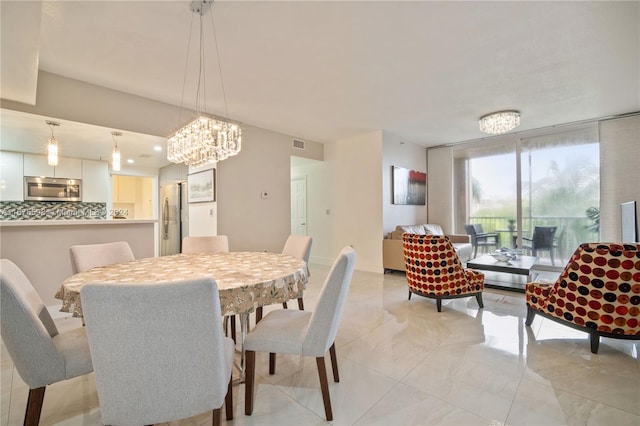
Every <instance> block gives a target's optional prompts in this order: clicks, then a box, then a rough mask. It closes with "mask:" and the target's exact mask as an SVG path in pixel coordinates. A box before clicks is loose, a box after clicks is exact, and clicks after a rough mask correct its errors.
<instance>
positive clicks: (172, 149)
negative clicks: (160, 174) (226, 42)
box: [167, 0, 242, 166]
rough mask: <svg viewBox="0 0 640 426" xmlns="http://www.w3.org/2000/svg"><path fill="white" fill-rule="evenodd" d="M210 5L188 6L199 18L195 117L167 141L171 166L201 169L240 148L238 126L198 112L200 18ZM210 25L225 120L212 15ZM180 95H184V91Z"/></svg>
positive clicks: (201, 68) (205, 0) (206, 2)
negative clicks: (180, 164)
mask: <svg viewBox="0 0 640 426" xmlns="http://www.w3.org/2000/svg"><path fill="white" fill-rule="evenodd" d="M212 3H213V1H212V0H198V1H192V2H191V5H190V8H191V11H192V12H193V13H195V14H197V15H199V18H200V65H199V69H198V84H197V90H196V115H197V117H196V118H195V119H194V120H193V121H191V122H190V123H188V124H187V125H185V126H184V127H182V128H180V129H178V130H177V131H176V132H174V133H173V134H172V135H171V136H169V139H168V141H167V159H168V160H169V161H171V162H174V163H184V164H187V165H189V166H202V165H205V164H211V163H215V162H217V161H221V160H224V159H226V158H229V157H231V156H233V155H236V154H238V153H239V152H240V148H241V140H242V129H241V128H240V126H239V125H238V124H236V123H231V122H229V121H225V120H220V119H217V118H214V117H212V116H210V115H208V114H206V112H203V111H202V110H201V108H200V89H201V85H200V82H201V81H202V83H203V84H202V88H203V91H204V88H205V87H206V83H205V81H204V78H203V74H204V75H205V76H206V73H204V38H203V28H202V20H203V16H204V14H206V13H207V11H208V10H209V8H210V7H211V4H212ZM212 13H213V12H212ZM211 24H212V27H213V41H214V43H215V46H216V55H217V57H218V68H219V72H220V85H221V86H222V96H223V99H224V106H225V111H226V114H227V116H229V111H228V109H227V98H226V95H225V91H224V84H223V81H222V67H221V66H220V55H219V53H218V46H217V41H216V35H215V26H214V25H213V15H212V17H211ZM187 61H188V58H187ZM186 68H187V67H186V66H185V73H186ZM185 77H186V76H185ZM185 81H186V78H185ZM182 93H183V95H184V87H183V90H182ZM202 98H203V99H204V98H205V96H204V93H203V94H202ZM204 104H205V110H206V99H205V100H204ZM181 109H182V106H181Z"/></svg>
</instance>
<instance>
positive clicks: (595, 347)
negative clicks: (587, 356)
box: [589, 333, 600, 354]
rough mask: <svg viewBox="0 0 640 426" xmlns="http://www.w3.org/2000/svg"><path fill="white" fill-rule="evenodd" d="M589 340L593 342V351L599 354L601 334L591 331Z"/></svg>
mask: <svg viewBox="0 0 640 426" xmlns="http://www.w3.org/2000/svg"><path fill="white" fill-rule="evenodd" d="M589 342H591V353H592V354H597V353H598V348H599V347H600V335H599V334H598V333H589Z"/></svg>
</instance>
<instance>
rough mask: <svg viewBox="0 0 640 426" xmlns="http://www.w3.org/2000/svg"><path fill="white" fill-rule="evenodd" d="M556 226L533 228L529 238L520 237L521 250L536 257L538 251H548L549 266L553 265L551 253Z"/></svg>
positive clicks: (553, 260)
mask: <svg viewBox="0 0 640 426" xmlns="http://www.w3.org/2000/svg"><path fill="white" fill-rule="evenodd" d="M557 229H558V227H557V226H536V227H534V228H533V234H532V235H531V238H528V237H522V248H523V249H525V250H528V251H530V252H531V255H532V256H538V252H539V251H548V252H549V257H550V258H551V264H552V265H555V264H556V263H555V259H554V257H553V252H554V251H555V248H554V246H553V243H554V242H555V241H556V240H555V235H556V230H557Z"/></svg>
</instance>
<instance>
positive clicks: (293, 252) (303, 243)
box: [256, 234, 313, 322]
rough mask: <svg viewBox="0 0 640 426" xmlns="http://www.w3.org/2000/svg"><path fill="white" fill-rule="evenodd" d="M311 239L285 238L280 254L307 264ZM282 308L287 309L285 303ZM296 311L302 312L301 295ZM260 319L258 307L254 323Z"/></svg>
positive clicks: (292, 236)
mask: <svg viewBox="0 0 640 426" xmlns="http://www.w3.org/2000/svg"><path fill="white" fill-rule="evenodd" d="M312 241H313V240H312V238H311V237H310V236H308V235H294V234H291V235H289V237H288V238H287V241H286V242H285V244H284V247H283V248H282V254H287V255H289V256H293V257H297V258H298V259H302V260H304V261H305V263H307V264H309V256H310V254H311V243H312ZM282 307H283V308H284V309H287V307H288V305H287V302H283V303H282ZM298 309H300V310H301V311H303V310H304V301H303V299H302V294H300V296H299V297H298ZM261 319H262V306H258V307H257V308H256V322H258V321H260V320H261Z"/></svg>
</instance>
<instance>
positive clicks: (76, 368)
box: [0, 259, 93, 426]
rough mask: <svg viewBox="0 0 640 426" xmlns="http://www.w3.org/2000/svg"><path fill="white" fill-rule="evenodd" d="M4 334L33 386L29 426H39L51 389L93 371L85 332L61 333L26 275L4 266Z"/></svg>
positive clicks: (0, 325) (0, 297) (0, 328)
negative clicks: (58, 383)
mask: <svg viewBox="0 0 640 426" xmlns="http://www.w3.org/2000/svg"><path fill="white" fill-rule="evenodd" d="M0 281H1V282H2V283H1V285H2V288H1V293H0V302H1V306H0V315H1V319H0V333H2V340H3V341H4V344H5V346H6V347H7V351H8V352H9V355H10V356H11V359H12V360H13V363H14V365H15V367H16V370H18V374H19V375H20V377H21V378H22V380H23V381H24V382H25V383H26V384H27V386H29V396H28V399H27V409H26V412H25V416H24V424H25V425H29V426H31V425H33V426H36V425H38V423H39V422H40V413H41V411H42V403H43V401H44V394H45V390H46V387H47V385H50V384H53V383H56V382H60V381H62V380H68V379H71V378H74V377H78V376H81V375H84V374H88V373H90V372H92V371H93V366H92V363H91V355H90V353H89V344H88V342H87V334H86V330H85V328H84V327H81V328H77V329H74V330H71V331H68V332H64V333H59V332H58V329H57V327H56V325H55V323H54V322H53V319H52V318H51V316H50V315H49V312H48V311H47V308H46V306H44V304H43V303H42V300H41V299H40V296H39V295H38V293H37V292H36V290H35V289H34V288H33V286H32V285H31V282H30V281H29V279H28V278H27V277H26V276H25V275H24V273H23V272H22V270H20V268H19V267H18V266H17V265H16V264H15V263H13V262H12V261H10V260H8V259H2V260H1V261H0Z"/></svg>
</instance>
